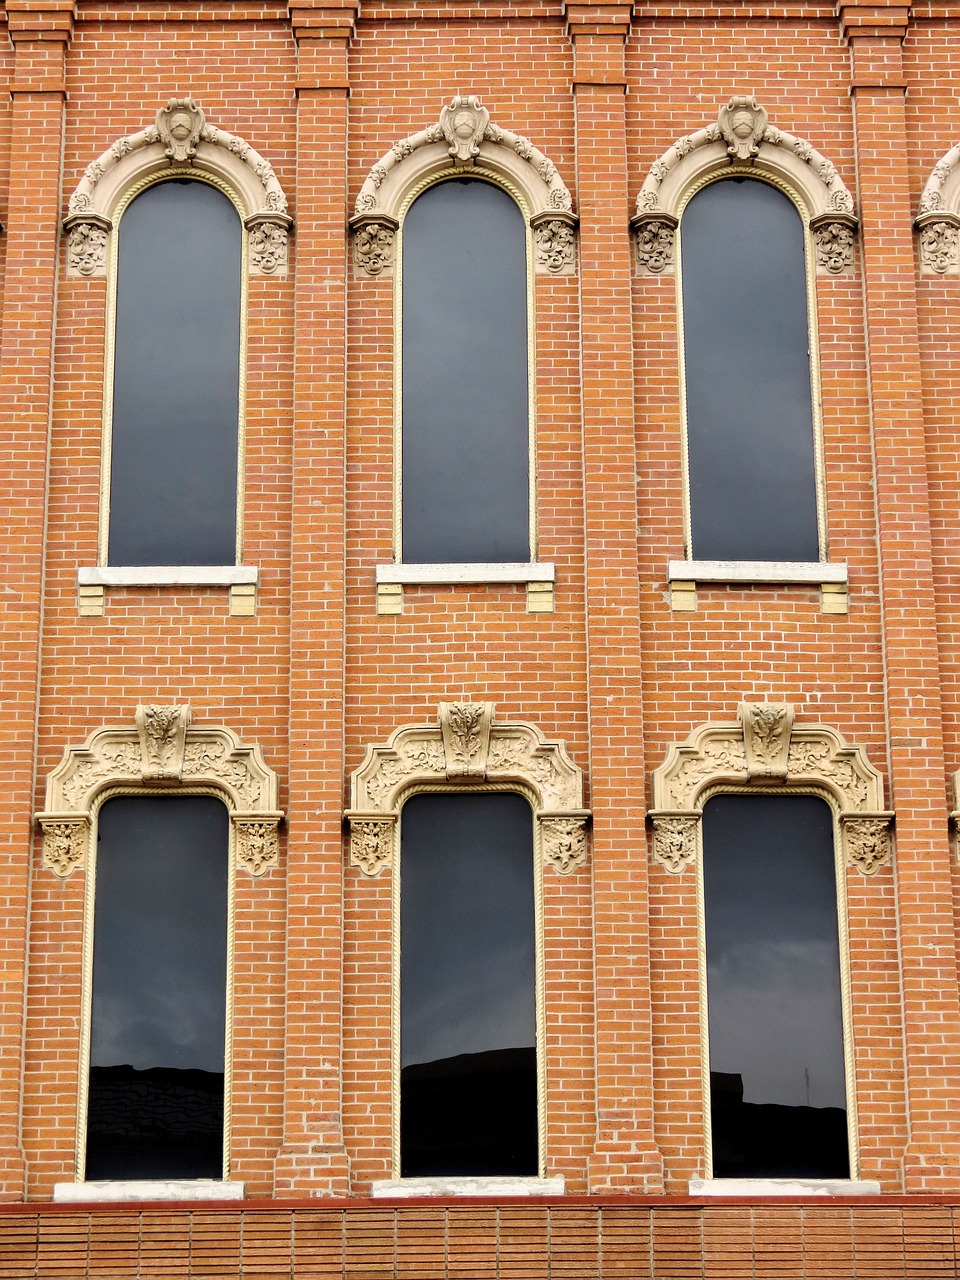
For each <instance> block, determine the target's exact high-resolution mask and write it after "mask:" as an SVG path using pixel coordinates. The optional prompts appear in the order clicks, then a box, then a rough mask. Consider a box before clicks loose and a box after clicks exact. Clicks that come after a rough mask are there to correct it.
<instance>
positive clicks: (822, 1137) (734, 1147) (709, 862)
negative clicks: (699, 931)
mask: <svg viewBox="0 0 960 1280" xmlns="http://www.w3.org/2000/svg"><path fill="white" fill-rule="evenodd" d="M703 897H704V909H705V913H706V943H707V1003H708V1008H709V1018H710V1098H711V1109H712V1134H713V1171H714V1176H715V1177H719V1178H735V1177H755V1178H777V1177H809V1178H849V1176H850V1157H849V1153H848V1149H847V1098H846V1078H845V1074H844V1063H843V1021H842V1013H841V1003H840V947H839V940H838V926H837V887H836V872H835V869H834V852H833V816H832V814H831V811H830V808H829V806H828V805H827V804H826V803H825V802H824V801H823V800H820V799H818V798H817V797H816V796H786V795H781V796H732V795H730V796H714V798H713V799H711V800H708V801H707V803H706V805H705V806H704V810H703Z"/></svg>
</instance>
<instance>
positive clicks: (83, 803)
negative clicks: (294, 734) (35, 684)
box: [37, 705, 283, 877]
mask: <svg viewBox="0 0 960 1280" xmlns="http://www.w3.org/2000/svg"><path fill="white" fill-rule="evenodd" d="M178 789H182V790H184V791H194V790H198V789H200V790H208V791H211V792H214V793H215V794H217V795H218V796H219V797H220V798H221V799H222V800H223V802H224V804H225V805H226V806H227V809H228V810H229V812H230V823H231V826H232V828H233V834H234V842H235V848H236V853H237V861H238V862H239V864H240V865H241V866H242V867H244V868H245V869H246V870H247V871H249V872H250V874H251V875H253V876H261V875H263V874H264V872H265V871H269V870H270V869H271V868H272V867H275V866H276V865H277V861H278V857H279V848H278V840H277V832H278V829H279V826H280V823H281V821H282V820H283V813H282V812H281V811H280V810H279V809H278V808H277V775H276V774H275V773H274V772H273V770H272V769H269V768H268V767H267V766H266V765H265V764H264V762H263V757H262V756H261V754H260V748H259V747H257V746H253V747H248V746H244V744H243V743H242V742H241V741H240V739H239V738H238V737H237V735H236V734H235V733H233V732H232V731H231V730H230V729H226V728H224V727H223V726H221V725H206V724H204V725H199V726H196V727H195V726H193V725H192V724H191V711H190V707H189V706H187V705H184V706H172V707H161V706H140V707H138V708H137V713H136V718H135V723H134V724H132V725H121V726H114V725H111V726H108V727H106V728H103V729H97V730H95V731H94V732H93V733H91V734H90V736H89V737H88V738H87V740H86V742H85V743H84V744H83V746H80V747H67V748H66V750H65V751H64V753H63V759H62V760H61V761H60V763H59V764H58V765H57V767H56V768H55V769H54V770H53V771H52V772H51V773H50V774H49V776H48V777H47V789H46V796H45V799H44V810H43V812H42V813H38V814H37V821H38V822H39V824H40V827H41V829H42V830H43V865H44V867H46V868H47V869H48V870H50V871H53V872H54V873H55V874H56V875H58V876H61V877H64V876H68V875H70V873H71V872H72V871H75V870H76V869H77V867H81V866H84V865H85V863H86V858H87V852H88V849H89V844H90V833H91V831H92V830H93V824H94V818H95V816H96V813H97V810H98V809H99V807H100V804H101V802H102V800H103V799H104V798H105V796H106V795H107V794H112V793H115V792H117V791H118V790H120V791H122V790H129V791H132V792H136V793H138V794H141V795H150V794H160V793H163V792H170V791H177V790H178Z"/></svg>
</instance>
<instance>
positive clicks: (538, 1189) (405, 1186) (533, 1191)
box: [370, 1176, 566, 1200]
mask: <svg viewBox="0 0 960 1280" xmlns="http://www.w3.org/2000/svg"><path fill="white" fill-rule="evenodd" d="M565 1190H566V1182H565V1179H564V1178H563V1177H561V1176H558V1177H555V1178H511V1177H508V1176H504V1177H502V1178H399V1179H397V1180H396V1181H393V1182H375V1183H374V1184H373V1188H372V1190H371V1193H370V1194H371V1196H372V1197H373V1199H375V1200H379V1199H384V1200H385V1199H401V1200H402V1199H409V1198H412V1197H416V1196H489V1197H491V1198H498V1197H500V1196H562V1195H563V1194H564V1193H565Z"/></svg>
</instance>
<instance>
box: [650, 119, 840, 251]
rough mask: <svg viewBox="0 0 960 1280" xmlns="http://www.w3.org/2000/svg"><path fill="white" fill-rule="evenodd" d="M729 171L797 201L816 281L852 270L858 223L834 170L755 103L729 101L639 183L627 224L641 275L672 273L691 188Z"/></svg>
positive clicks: (673, 149) (655, 164)
mask: <svg viewBox="0 0 960 1280" xmlns="http://www.w3.org/2000/svg"><path fill="white" fill-rule="evenodd" d="M731 167H735V168H736V169H737V170H738V171H739V172H741V173H742V174H743V175H744V176H748V175H749V174H750V173H751V172H753V173H755V174H758V175H760V176H764V175H766V176H768V177H769V178H771V179H772V180H774V181H775V182H780V183H786V184H787V185H788V186H789V187H790V188H791V189H792V190H793V191H796V192H797V193H798V195H799V196H800V199H801V201H802V206H801V207H800V212H801V215H802V216H803V219H804V222H805V224H806V225H807V226H808V227H809V228H810V232H811V234H812V236H813V243H814V247H815V251H816V263H817V272H818V274H820V275H842V274H844V273H848V272H850V271H852V270H853V238H854V232H855V231H856V228H857V225H858V222H857V217H856V214H855V213H854V208H853V196H852V195H851V194H850V192H849V191H848V190H847V188H846V186H845V185H844V182H843V179H842V178H841V177H840V175H839V173H838V172H837V170H836V168H835V167H834V165H833V164H832V163H831V161H829V160H828V159H827V158H826V157H825V156H823V155H821V154H820V152H819V151H817V150H815V149H814V148H813V147H812V146H811V145H810V143H809V142H805V141H804V140H803V139H802V138H796V137H794V135H793V134H791V133H785V132H784V131H783V130H782V129H776V128H774V127H773V125H771V124H768V123H767V113H766V111H765V110H764V109H763V107H761V106H760V105H759V103H758V102H757V100H756V98H754V97H751V96H748V95H743V94H741V95H735V96H734V97H732V98H731V99H730V101H729V102H728V103H727V105H726V106H725V107H721V109H720V114H719V117H718V119H717V122H716V123H715V124H710V125H707V126H706V127H705V128H703V129H698V130H697V132H696V133H691V134H689V135H688V136H687V137H685V138H680V139H679V140H678V141H677V142H675V143H674V144H673V146H672V147H670V148H669V149H668V150H667V151H665V152H664V153H663V155H662V156H661V157H660V159H659V160H657V161H656V162H655V163H654V164H653V165H652V167H651V169H650V172H649V173H648V174H647V176H646V178H644V180H643V185H642V187H641V188H640V194H639V195H638V196H637V206H636V213H635V214H634V216H633V217H632V218H631V219H630V225H631V226H632V227H633V229H634V233H635V236H636V254H637V269H638V271H639V272H641V274H644V275H662V274H665V273H669V272H672V271H673V264H674V238H675V232H676V229H677V226H678V225H679V222H680V213H681V211H682V209H683V206H684V203H685V201H686V197H687V196H688V195H689V193H690V191H691V189H692V188H694V187H696V186H697V185H698V184H700V183H702V182H703V181H704V180H705V179H707V178H710V177H712V176H713V175H714V174H718V173H721V172H722V171H723V170H725V169H730V168H731Z"/></svg>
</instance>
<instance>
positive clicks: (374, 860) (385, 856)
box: [350, 821, 393, 876]
mask: <svg viewBox="0 0 960 1280" xmlns="http://www.w3.org/2000/svg"><path fill="white" fill-rule="evenodd" d="M392 848H393V830H392V825H391V824H390V823H386V822H358V821H354V822H353V823H352V824H351V827H350V862H351V863H352V865H353V866H355V867H359V868H360V870H361V871H362V872H363V873H364V875H367V876H375V875H376V874H377V872H378V871H381V870H382V869H383V868H384V867H385V866H387V865H388V864H389V863H390V854H391V851H392Z"/></svg>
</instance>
